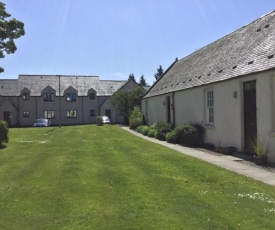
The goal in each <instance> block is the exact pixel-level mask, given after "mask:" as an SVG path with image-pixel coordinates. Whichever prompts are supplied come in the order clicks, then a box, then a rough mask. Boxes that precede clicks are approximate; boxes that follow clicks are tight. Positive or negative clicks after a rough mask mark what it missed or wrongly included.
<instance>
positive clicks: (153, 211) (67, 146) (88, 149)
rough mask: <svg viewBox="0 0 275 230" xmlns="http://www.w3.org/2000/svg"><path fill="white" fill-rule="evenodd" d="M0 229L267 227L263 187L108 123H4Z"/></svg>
mask: <svg viewBox="0 0 275 230" xmlns="http://www.w3.org/2000/svg"><path fill="white" fill-rule="evenodd" d="M0 194H1V196H0V214H1V215H0V228H1V229H196V230H198V229H211V230H212V229H273V227H274V226H275V218H274V217H275V189H274V187H272V186H268V185H265V184H263V183H261V182H258V181H254V180H252V179H249V178H246V177H244V176H241V175H237V174H235V173H232V172H229V171H227V170H224V169H221V168H219V167H216V166H214V165H211V164H208V163H205V162H202V161H199V160H197V159H193V158H191V157H188V156H185V155H183V154H180V153H178V152H176V151H173V150H170V149H167V148H165V147H162V146H160V145H157V144H153V143H151V142H148V141H145V140H143V139H141V138H139V137H136V136H134V135H131V134H129V133H128V132H127V131H124V130H122V129H120V128H119V127H117V126H108V125H104V126H101V127H99V126H96V125H87V126H74V127H62V128H58V127H47V128H21V129H10V143H9V144H8V145H7V146H6V148H3V149H1V150H0Z"/></svg>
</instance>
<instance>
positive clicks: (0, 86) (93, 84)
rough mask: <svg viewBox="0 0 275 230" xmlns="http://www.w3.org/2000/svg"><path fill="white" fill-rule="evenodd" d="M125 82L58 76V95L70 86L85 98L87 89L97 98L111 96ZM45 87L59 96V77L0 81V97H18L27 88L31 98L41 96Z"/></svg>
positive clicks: (90, 77)
mask: <svg viewBox="0 0 275 230" xmlns="http://www.w3.org/2000/svg"><path fill="white" fill-rule="evenodd" d="M125 82H127V81H108V80H99V77H98V76H72V75H61V76H60V93H61V95H64V91H65V90H66V89H67V88H69V87H70V86H71V87H73V88H75V89H76V90H77V92H78V96H87V95H88V91H89V89H91V88H92V89H94V90H95V91H96V92H97V96H111V95H112V94H113V93H114V92H116V91H117V90H118V89H119V88H120V87H121V86H122V85H123V84H125ZM47 86H50V87H52V88H53V89H54V90H55V91H56V96H59V76H57V75H19V77H18V79H16V80H0V95H3V96H20V94H21V91H22V90H23V89H24V88H27V89H29V90H30V91H31V93H30V95H31V96H41V92H42V90H43V89H44V88H46V87H47Z"/></svg>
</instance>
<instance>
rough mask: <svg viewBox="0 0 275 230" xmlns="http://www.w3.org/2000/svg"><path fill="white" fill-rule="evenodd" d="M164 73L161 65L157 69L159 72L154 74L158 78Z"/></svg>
mask: <svg viewBox="0 0 275 230" xmlns="http://www.w3.org/2000/svg"><path fill="white" fill-rule="evenodd" d="M163 73H164V71H163V69H162V67H161V65H160V66H159V68H158V69H157V72H156V73H155V75H154V77H155V79H156V80H158V79H159V78H160V77H161V76H162V75H163Z"/></svg>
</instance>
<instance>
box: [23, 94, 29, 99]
mask: <svg viewBox="0 0 275 230" xmlns="http://www.w3.org/2000/svg"><path fill="white" fill-rule="evenodd" d="M29 98H30V94H29V93H23V94H22V99H23V100H29Z"/></svg>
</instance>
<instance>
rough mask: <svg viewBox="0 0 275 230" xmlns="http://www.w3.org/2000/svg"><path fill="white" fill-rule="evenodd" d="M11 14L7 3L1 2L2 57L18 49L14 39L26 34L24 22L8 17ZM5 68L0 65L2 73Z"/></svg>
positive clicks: (0, 40) (0, 35)
mask: <svg viewBox="0 0 275 230" xmlns="http://www.w3.org/2000/svg"><path fill="white" fill-rule="evenodd" d="M10 16H11V15H10V14H9V13H7V12H6V5H5V4H4V3H2V2H0V58H4V57H5V54H11V53H14V52H15V51H16V49H17V48H16V45H15V43H14V39H17V38H19V37H21V36H23V35H25V30H24V23H23V22H20V21H18V20H16V19H15V18H12V19H8V18H9V17H10ZM1 72H4V69H3V68H1V67H0V73H1Z"/></svg>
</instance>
